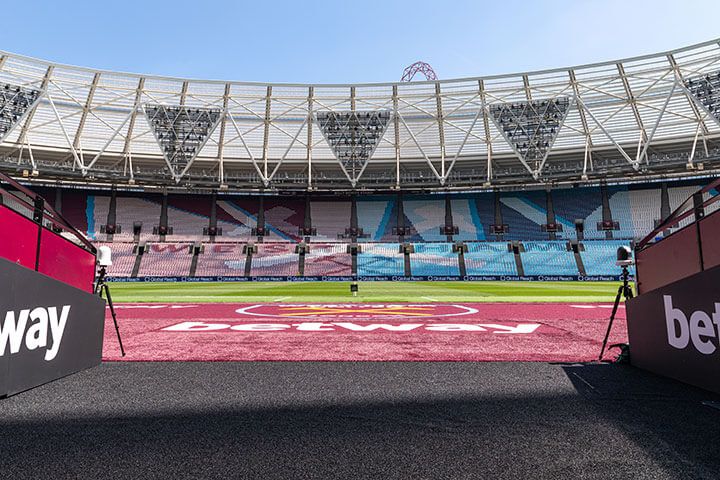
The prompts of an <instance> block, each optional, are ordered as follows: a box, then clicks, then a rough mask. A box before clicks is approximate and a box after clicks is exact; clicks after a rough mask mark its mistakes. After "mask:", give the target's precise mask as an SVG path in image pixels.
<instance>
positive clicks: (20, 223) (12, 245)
mask: <svg viewBox="0 0 720 480" xmlns="http://www.w3.org/2000/svg"><path fill="white" fill-rule="evenodd" d="M0 225H2V235H0V257H1V258H5V259H7V260H10V261H11V262H13V263H17V264H19V265H22V266H23V267H27V268H31V269H33V270H34V269H35V260H36V256H37V241H38V228H39V227H38V225H37V224H36V223H35V222H33V221H32V220H30V219H28V218H26V217H24V216H22V215H20V214H19V213H17V212H15V211H13V210H10V209H9V208H7V207H5V206H2V205H0Z"/></svg>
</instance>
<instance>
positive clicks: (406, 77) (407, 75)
mask: <svg viewBox="0 0 720 480" xmlns="http://www.w3.org/2000/svg"><path fill="white" fill-rule="evenodd" d="M417 73H422V74H423V75H424V76H425V79H426V80H437V75H435V70H433V68H432V67H431V66H430V65H429V64H427V63H425V62H415V63H413V64H412V65H410V66H409V67H407V68H406V69H405V70H404V71H403V75H402V78H401V79H400V81H401V82H412V79H413V78H415V75H416V74H417Z"/></svg>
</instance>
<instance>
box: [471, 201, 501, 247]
mask: <svg viewBox="0 0 720 480" xmlns="http://www.w3.org/2000/svg"><path fill="white" fill-rule="evenodd" d="M474 204H475V208H476V211H477V214H478V217H479V218H480V223H482V225H483V233H484V234H485V238H486V239H487V240H491V241H492V240H496V237H495V235H491V234H490V225H493V224H494V223H495V195H494V194H492V193H481V194H480V195H477V196H476V197H475V201H474ZM478 240H480V239H478Z"/></svg>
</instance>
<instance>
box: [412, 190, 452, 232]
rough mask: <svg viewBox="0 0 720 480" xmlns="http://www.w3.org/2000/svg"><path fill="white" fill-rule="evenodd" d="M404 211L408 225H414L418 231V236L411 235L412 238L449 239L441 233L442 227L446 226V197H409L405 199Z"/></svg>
mask: <svg viewBox="0 0 720 480" xmlns="http://www.w3.org/2000/svg"><path fill="white" fill-rule="evenodd" d="M403 211H404V213H405V218H406V219H407V221H408V223H407V224H406V226H408V227H413V228H414V229H415V231H416V232H417V236H412V237H410V240H412V241H419V242H423V241H424V242H442V241H445V240H447V236H446V235H443V234H441V233H440V228H441V227H443V226H445V200H444V199H441V198H430V197H428V198H420V199H418V198H416V197H408V199H405V200H403ZM406 240H408V239H407V238H406Z"/></svg>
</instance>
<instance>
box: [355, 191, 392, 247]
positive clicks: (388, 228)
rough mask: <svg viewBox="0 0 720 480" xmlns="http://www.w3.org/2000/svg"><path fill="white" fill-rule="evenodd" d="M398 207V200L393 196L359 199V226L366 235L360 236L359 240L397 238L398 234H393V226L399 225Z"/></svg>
mask: <svg viewBox="0 0 720 480" xmlns="http://www.w3.org/2000/svg"><path fill="white" fill-rule="evenodd" d="M396 208H397V207H396V202H395V200H394V199H392V198H386V197H382V198H378V199H377V200H358V202H357V216H358V228H361V229H362V231H363V234H364V235H365V237H363V238H358V241H360V242H382V241H388V240H393V239H397V235H393V234H392V229H393V227H396V226H397V210H396Z"/></svg>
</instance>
